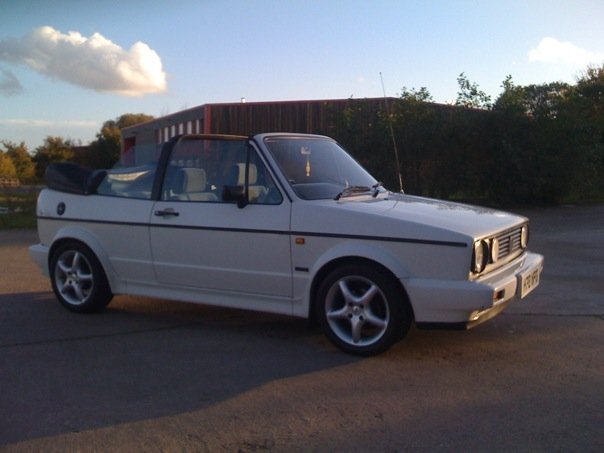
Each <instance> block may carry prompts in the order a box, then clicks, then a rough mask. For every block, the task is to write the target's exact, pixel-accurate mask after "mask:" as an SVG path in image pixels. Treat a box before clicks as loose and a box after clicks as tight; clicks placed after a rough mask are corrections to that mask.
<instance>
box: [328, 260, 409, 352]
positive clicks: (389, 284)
mask: <svg viewBox="0 0 604 453" xmlns="http://www.w3.org/2000/svg"><path fill="white" fill-rule="evenodd" d="M317 302H318V303H317V315H318V318H319V322H320V323H321V326H322V328H323V330H324V332H325V334H326V335H327V337H328V338H329V339H330V340H331V341H332V342H333V343H334V344H335V345H336V346H338V347H340V348H341V349H343V350H345V351H347V352H350V353H353V354H359V355H373V354H378V353H380V352H383V351H385V350H386V349H388V348H389V347H390V346H392V344H393V343H394V342H396V341H397V340H399V339H400V338H402V337H403V335H404V334H405V333H406V332H407V330H408V329H409V325H410V323H411V317H410V316H409V313H408V310H407V309H406V308H407V307H406V305H405V303H406V300H405V298H404V297H403V295H402V293H401V289H400V288H399V286H398V285H397V284H396V281H394V279H393V278H392V277H391V276H389V275H385V274H384V273H383V272H380V271H379V270H377V269H376V268H373V267H370V266H367V265H361V264H358V265H347V266H343V267H341V268H337V269H336V270H334V271H332V272H331V273H330V274H329V275H328V276H327V277H326V278H325V280H323V282H322V284H321V285H320V287H319V290H318V293H317Z"/></svg>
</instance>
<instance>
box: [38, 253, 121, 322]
mask: <svg viewBox="0 0 604 453" xmlns="http://www.w3.org/2000/svg"><path fill="white" fill-rule="evenodd" d="M50 280H51V283H52V289H53V291H54V293H55V295H56V296H57V299H59V302H61V304H62V305H63V306H64V307H65V308H67V309H68V310H70V311H73V312H76V313H91V312H96V311H99V310H101V309H103V308H104V307H105V306H106V305H107V304H108V303H109V302H110V301H111V299H112V297H113V294H111V289H110V288H109V283H108V282H107V277H106V276H105V272H104V271H103V268H102V266H101V264H100V262H99V260H98V259H97V257H96V256H95V255H94V253H93V252H92V251H91V250H90V249H89V248H88V247H86V246H84V245H83V244H81V243H79V242H67V243H65V244H62V245H60V246H59V247H58V248H57V249H56V250H55V251H54V253H53V254H52V257H51V260H50Z"/></svg>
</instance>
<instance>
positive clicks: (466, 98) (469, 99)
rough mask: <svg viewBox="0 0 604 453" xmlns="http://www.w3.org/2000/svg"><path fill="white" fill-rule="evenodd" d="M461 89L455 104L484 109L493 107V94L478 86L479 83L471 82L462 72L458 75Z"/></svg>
mask: <svg viewBox="0 0 604 453" xmlns="http://www.w3.org/2000/svg"><path fill="white" fill-rule="evenodd" d="M457 84H458V85H459V91H458V92H457V100H456V101H455V105H457V106H458V107H466V108H474V109H484V110H488V109H490V108H491V96H488V95H487V94H486V93H485V92H484V91H482V90H480V89H479V88H478V84H476V83H473V82H470V80H469V79H468V77H467V76H466V75H465V74H464V73H463V72H462V73H461V74H459V77H457Z"/></svg>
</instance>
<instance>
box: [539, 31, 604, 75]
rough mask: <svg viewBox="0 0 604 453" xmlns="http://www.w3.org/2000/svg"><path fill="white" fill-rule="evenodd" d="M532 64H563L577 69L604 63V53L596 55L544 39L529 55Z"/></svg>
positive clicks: (556, 41) (564, 43) (566, 44)
mask: <svg viewBox="0 0 604 453" xmlns="http://www.w3.org/2000/svg"><path fill="white" fill-rule="evenodd" d="M528 59H529V61H530V62H541V63H561V64H564V65H567V66H573V67H576V68H585V67H586V66H588V65H590V64H597V65H599V64H601V63H602V62H604V53H595V52H590V51H588V50H585V49H582V48H581V47H578V46H575V45H574V44H572V43H570V42H568V41H565V42H562V41H558V40H557V39H556V38H551V37H548V38H543V39H542V40H541V41H540V42H539V44H538V45H537V47H535V48H533V49H531V50H530V51H529V53H528Z"/></svg>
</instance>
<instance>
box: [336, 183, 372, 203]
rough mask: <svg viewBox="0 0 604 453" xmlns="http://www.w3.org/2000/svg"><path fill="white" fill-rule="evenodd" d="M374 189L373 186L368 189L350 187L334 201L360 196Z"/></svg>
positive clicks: (366, 187)
mask: <svg viewBox="0 0 604 453" xmlns="http://www.w3.org/2000/svg"><path fill="white" fill-rule="evenodd" d="M372 188H373V186H371V187H368V186H348V187H346V188H345V189H344V190H343V191H342V192H340V193H339V194H337V195H336V197H335V198H334V200H339V199H340V198H342V197H348V196H351V195H356V194H360V193H365V192H371V189H372Z"/></svg>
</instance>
